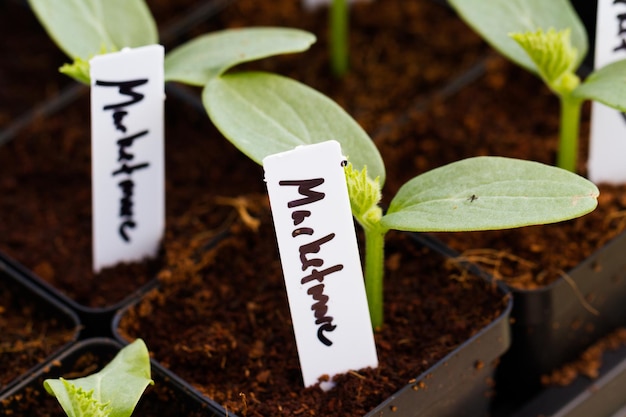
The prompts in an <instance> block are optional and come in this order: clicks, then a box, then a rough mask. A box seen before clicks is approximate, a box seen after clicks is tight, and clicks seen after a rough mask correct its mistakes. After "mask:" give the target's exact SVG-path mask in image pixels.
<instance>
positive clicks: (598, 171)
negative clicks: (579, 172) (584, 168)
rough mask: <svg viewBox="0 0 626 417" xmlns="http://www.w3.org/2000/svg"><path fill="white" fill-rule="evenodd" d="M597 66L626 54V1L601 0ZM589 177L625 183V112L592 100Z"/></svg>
mask: <svg viewBox="0 0 626 417" xmlns="http://www.w3.org/2000/svg"><path fill="white" fill-rule="evenodd" d="M596 25H597V26H596V45H595V67H596V68H602V67H604V66H606V65H608V64H611V63H613V62H615V61H618V60H622V59H625V58H626V1H625V0H599V1H598V17H597V21H596ZM591 110H592V113H591V142H590V144H589V163H588V170H589V179H590V180H591V181H593V182H595V183H613V184H622V183H626V163H624V155H626V115H624V114H623V113H621V112H620V111H618V110H615V109H612V108H610V107H607V106H605V105H604V104H601V103H598V102H593V104H592V108H591Z"/></svg>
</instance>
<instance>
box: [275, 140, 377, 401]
mask: <svg viewBox="0 0 626 417" xmlns="http://www.w3.org/2000/svg"><path fill="white" fill-rule="evenodd" d="M344 162H345V158H344V157H343V156H342V154H341V147H340V145H339V143H338V142H336V141H328V142H323V143H319V144H314V145H306V146H299V147H297V148H296V149H294V150H291V151H288V152H283V153H280V154H275V155H271V156H268V157H267V158H265V159H264V160H263V166H264V169H265V181H266V183H267V189H268V193H269V198H270V205H271V208H272V217H273V219H274V227H275V229H276V237H277V241H278V249H279V252H280V259H281V262H282V268H283V275H284V278H285V286H286V289H287V297H288V299H289V307H290V310H291V318H292V322H293V327H294V333H295V338H296V345H297V348H298V355H299V358H300V366H301V368H302V377H303V380H304V385H305V386H311V385H313V384H315V383H317V382H318V380H319V378H320V377H322V376H325V375H327V376H329V377H330V378H332V377H333V376H334V375H336V374H339V373H344V372H347V371H349V370H357V369H361V368H365V367H377V366H378V358H377V355H376V346H375V343H374V334H373V330H372V324H371V321H370V315H369V310H368V306H367V299H366V295H365V285H364V282H363V272H362V269H361V262H360V259H359V250H358V246H357V240H356V234H355V227H354V222H353V219H352V213H351V210H350V200H349V198H348V188H347V185H346V180H345V175H344V170H343V163H344ZM321 387H322V388H323V389H329V388H331V387H332V382H323V383H322V384H321Z"/></svg>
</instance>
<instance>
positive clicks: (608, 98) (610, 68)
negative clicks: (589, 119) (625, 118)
mask: <svg viewBox="0 0 626 417" xmlns="http://www.w3.org/2000/svg"><path fill="white" fill-rule="evenodd" d="M572 96H574V97H578V98H580V99H589V100H596V101H599V102H600V103H602V104H605V105H607V106H609V107H613V108H615V109H618V110H620V111H626V60H621V61H617V62H614V63H612V64H609V65H606V66H604V67H602V68H600V69H599V70H596V71H594V72H593V73H591V75H589V77H587V79H586V80H585V82H584V83H582V84H581V85H580V86H578V88H576V89H575V90H574V91H573V92H572Z"/></svg>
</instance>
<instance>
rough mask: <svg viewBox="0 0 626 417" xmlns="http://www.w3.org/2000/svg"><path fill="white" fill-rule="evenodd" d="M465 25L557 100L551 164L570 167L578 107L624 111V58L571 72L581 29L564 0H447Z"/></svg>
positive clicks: (583, 36) (582, 49)
mask: <svg viewBox="0 0 626 417" xmlns="http://www.w3.org/2000/svg"><path fill="white" fill-rule="evenodd" d="M450 4H451V5H452V7H453V8H455V9H456V11H457V12H458V13H459V15H460V16H461V18H462V19H464V20H465V21H466V22H467V23H468V24H469V25H470V26H471V27H473V28H474V30H475V31H476V32H478V33H479V34H480V35H481V36H482V37H483V38H484V39H485V40H486V41H487V42H489V43H490V44H491V45H492V46H493V47H494V48H495V49H497V50H498V51H500V53H502V54H503V55H504V56H506V57H508V58H509V59H510V60H512V61H513V62H515V63H517V64H518V65H520V66H522V67H523V68H525V69H527V70H529V71H531V72H533V73H534V74H537V75H538V76H539V77H540V78H541V79H542V80H543V81H544V82H545V83H546V85H547V86H548V87H549V88H550V90H552V91H553V92H554V93H555V94H556V95H557V96H558V97H559V100H560V105H561V116H560V117H561V122H560V131H559V147H558V154H557V162H556V163H557V166H559V167H561V168H564V169H567V170H569V171H572V172H573V171H575V170H576V163H577V157H578V131H579V125H580V110H581V107H582V104H583V102H584V101H585V100H596V101H598V102H600V103H602V104H605V105H607V106H609V107H613V108H615V109H618V110H620V111H626V79H625V78H624V77H623V74H624V72H625V71H626V60H622V61H618V62H615V63H613V64H610V65H607V66H605V67H603V68H600V69H598V70H596V71H594V72H593V73H591V75H589V76H588V77H587V78H586V79H585V80H584V81H582V82H581V80H580V78H579V77H578V76H577V75H576V71H577V70H578V68H579V66H580V64H581V63H582V60H583V59H584V58H585V55H586V53H587V48H588V46H587V33H586V31H585V27H584V26H583V24H582V22H581V21H580V19H579V18H578V15H577V14H576V12H575V10H574V9H573V7H572V5H571V4H570V2H569V1H568V0H550V1H541V0H493V1H483V0H450Z"/></svg>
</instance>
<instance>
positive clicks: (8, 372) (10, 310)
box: [0, 274, 78, 391]
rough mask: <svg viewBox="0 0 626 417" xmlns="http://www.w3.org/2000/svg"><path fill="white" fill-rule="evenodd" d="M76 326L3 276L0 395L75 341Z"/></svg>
mask: <svg viewBox="0 0 626 417" xmlns="http://www.w3.org/2000/svg"><path fill="white" fill-rule="evenodd" d="M77 325H78V323H74V322H73V320H72V319H71V318H70V317H69V316H68V315H67V314H65V313H64V312H63V311H61V310H59V309H58V307H56V306H55V305H53V304H46V303H44V302H43V301H42V300H41V299H39V298H37V297H34V296H33V295H32V293H30V292H29V290H27V289H26V288H25V287H24V286H22V285H20V284H18V283H17V282H15V281H14V280H13V279H11V278H9V277H7V276H6V275H4V274H0V329H2V332H1V337H0V391H2V390H3V389H4V388H5V387H6V386H7V385H8V384H9V383H12V382H14V381H15V380H16V379H17V378H18V377H20V376H21V375H22V374H25V373H26V372H27V371H29V370H31V369H32V368H34V367H35V366H36V365H39V364H40V363H42V362H44V361H45V360H46V359H48V358H49V357H50V356H51V355H52V354H53V353H55V352H57V351H58V350H59V349H61V348H62V347H64V346H66V345H68V344H69V343H70V342H71V341H72V340H74V339H75V338H76V337H77V336H78V329H77V328H76V326H77Z"/></svg>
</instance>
